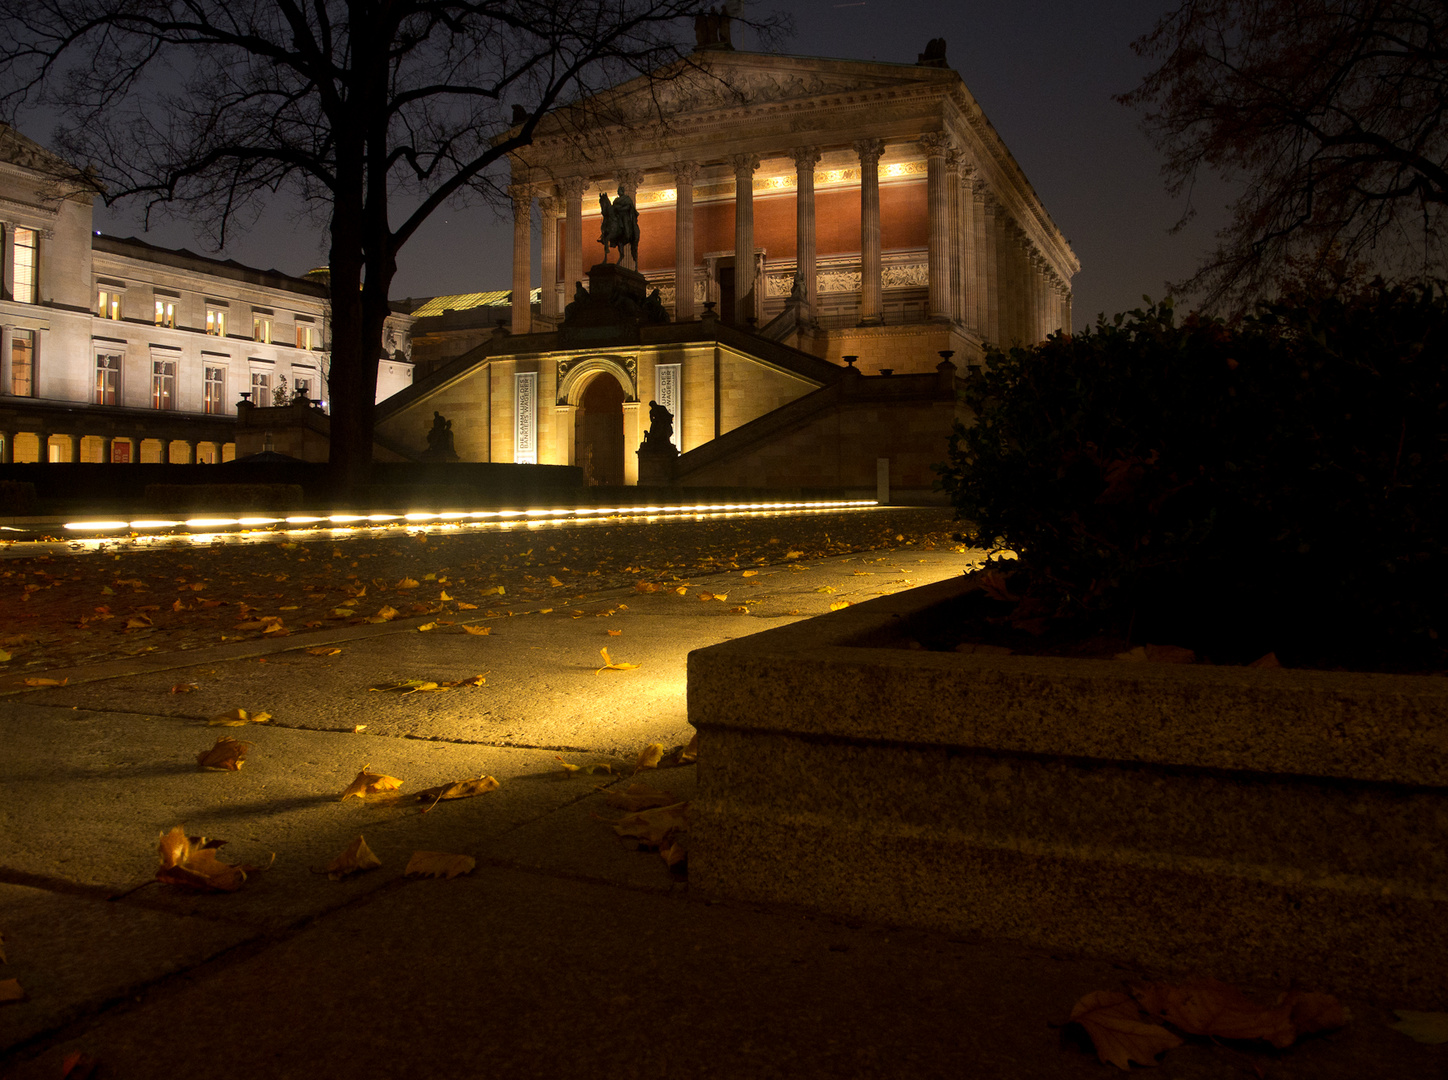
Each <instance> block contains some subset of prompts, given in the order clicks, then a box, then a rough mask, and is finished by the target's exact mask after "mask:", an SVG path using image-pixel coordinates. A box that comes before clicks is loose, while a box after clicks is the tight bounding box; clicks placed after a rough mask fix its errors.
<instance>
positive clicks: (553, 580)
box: [548, 574, 563, 589]
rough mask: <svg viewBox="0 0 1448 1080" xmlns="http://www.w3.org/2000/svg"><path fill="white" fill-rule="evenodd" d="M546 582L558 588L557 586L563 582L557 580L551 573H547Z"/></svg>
mask: <svg viewBox="0 0 1448 1080" xmlns="http://www.w3.org/2000/svg"><path fill="white" fill-rule="evenodd" d="M548 584H549V585H551V586H553V588H555V589H556V588H559V587H560V586H561V585H562V584H563V582H561V581H559V580H558V579H557V578H556V577H554V576H553V575H552V574H549V575H548Z"/></svg>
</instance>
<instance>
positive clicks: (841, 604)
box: [830, 600, 850, 611]
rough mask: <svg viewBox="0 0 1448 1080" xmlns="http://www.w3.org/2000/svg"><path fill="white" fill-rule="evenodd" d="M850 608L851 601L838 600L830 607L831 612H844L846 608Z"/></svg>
mask: <svg viewBox="0 0 1448 1080" xmlns="http://www.w3.org/2000/svg"><path fill="white" fill-rule="evenodd" d="M849 606H850V601H849V600H836V601H835V602H834V603H833V604H831V605H830V610H831V611H844V610H845V608H847V607H849Z"/></svg>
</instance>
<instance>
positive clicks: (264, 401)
mask: <svg viewBox="0 0 1448 1080" xmlns="http://www.w3.org/2000/svg"><path fill="white" fill-rule="evenodd" d="M251 403H252V404H253V405H255V406H257V407H258V408H261V409H270V408H271V376H270V375H268V374H267V373H266V372H265V371H253V372H252V373H251Z"/></svg>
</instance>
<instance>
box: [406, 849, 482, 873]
mask: <svg viewBox="0 0 1448 1080" xmlns="http://www.w3.org/2000/svg"><path fill="white" fill-rule="evenodd" d="M477 865H478V861H477V860H476V859H474V858H473V857H472V856H471V855H449V854H448V853H447V852H445V851H414V852H413V853H412V858H410V859H408V860H407V869H406V870H405V871H404V873H407V874H416V875H418V876H420V877H446V878H455V877H457V876H458V875H459V874H470V873H472V871H473V867H475V866H477Z"/></svg>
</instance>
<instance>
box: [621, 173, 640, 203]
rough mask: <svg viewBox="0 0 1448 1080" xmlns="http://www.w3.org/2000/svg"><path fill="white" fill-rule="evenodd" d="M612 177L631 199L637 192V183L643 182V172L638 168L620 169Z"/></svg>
mask: <svg viewBox="0 0 1448 1080" xmlns="http://www.w3.org/2000/svg"><path fill="white" fill-rule="evenodd" d="M614 179H616V180H617V181H618V186H619V187H621V188H623V190H624V194H626V195H627V196H628V197H629V198H630V199H631V198H633V197H634V196H635V195H637V194H638V190H639V185H640V184H642V183H643V182H644V174H643V172H642V171H640V170H639V169H620V170H619V171H618V173H617V174H616V175H615V177H614Z"/></svg>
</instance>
